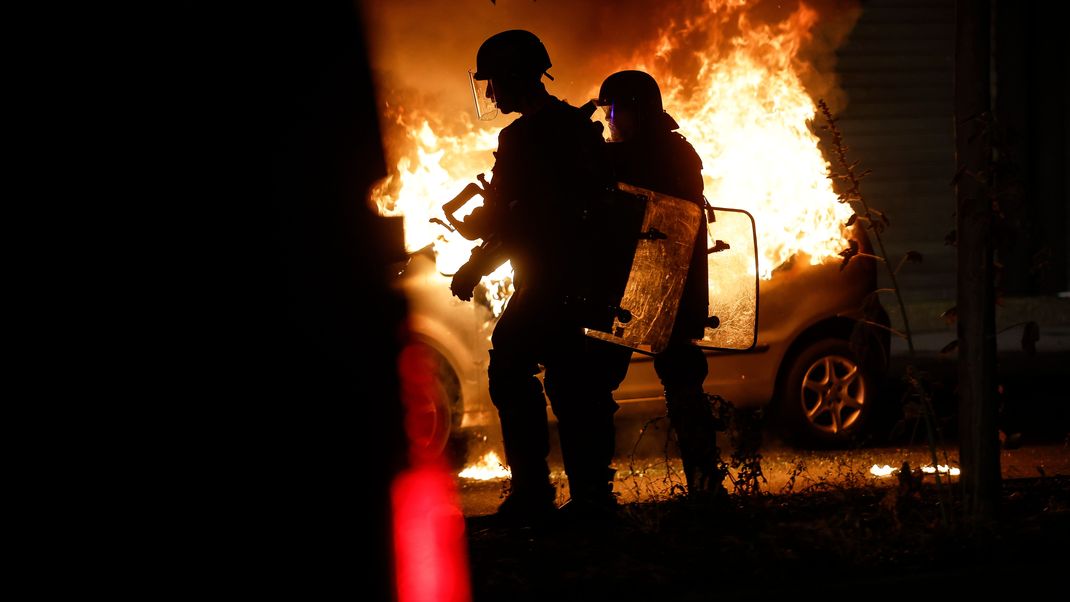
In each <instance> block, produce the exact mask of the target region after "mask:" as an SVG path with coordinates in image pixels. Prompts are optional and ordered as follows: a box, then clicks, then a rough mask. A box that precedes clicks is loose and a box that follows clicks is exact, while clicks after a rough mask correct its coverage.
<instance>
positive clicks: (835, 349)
mask: <svg viewBox="0 0 1070 602" xmlns="http://www.w3.org/2000/svg"><path fill="white" fill-rule="evenodd" d="M790 362H791V363H790V365H789V366H788V369H787V370H786V372H785V373H784V374H785V377H784V380H783V382H782V383H781V389H780V390H781V400H780V402H781V406H780V418H781V422H782V423H783V424H782V426H783V427H784V433H783V434H784V435H785V436H786V437H787V438H788V439H789V440H791V441H793V442H794V443H796V444H798V445H800V446H806V447H835V446H843V445H847V444H849V443H852V442H854V441H857V440H858V438H859V436H860V435H861V434H862V432H863V429H864V428H865V426H866V424H867V422H869V419H870V415H871V414H872V413H873V411H874V408H873V407H872V406H873V403H872V399H873V397H874V395H873V393H874V391H872V389H873V388H874V387H873V386H872V385H873V384H874V383H873V382H872V380H873V379H872V378H871V377H870V376H869V375H868V374H867V373H866V370H865V369H864V368H863V365H862V363H861V362H859V361H858V359H857V355H856V354H855V353H854V352H853V351H852V350H851V347H850V345H849V344H848V343H847V341H844V340H842V339H821V340H818V341H815V342H813V343H811V344H809V345H807V346H806V347H804V348H803V349H801V350H799V352H798V353H795V354H794V355H793V357H792V359H791V360H790Z"/></svg>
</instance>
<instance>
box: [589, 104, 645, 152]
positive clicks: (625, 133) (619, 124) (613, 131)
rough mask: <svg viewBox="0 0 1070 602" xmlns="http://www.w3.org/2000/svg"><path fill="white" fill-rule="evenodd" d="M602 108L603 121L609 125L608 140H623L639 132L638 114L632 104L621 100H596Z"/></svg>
mask: <svg viewBox="0 0 1070 602" xmlns="http://www.w3.org/2000/svg"><path fill="white" fill-rule="evenodd" d="M595 104H596V105H598V106H599V107H600V108H601V109H602V114H603V116H604V118H605V123H606V125H607V126H608V127H609V139H608V142H624V141H625V140H628V139H630V138H632V137H633V136H635V134H636V133H637V132H639V126H640V115H639V111H637V110H636V109H635V107H634V106H632V105H630V104H628V103H621V102H603V101H596V102H595Z"/></svg>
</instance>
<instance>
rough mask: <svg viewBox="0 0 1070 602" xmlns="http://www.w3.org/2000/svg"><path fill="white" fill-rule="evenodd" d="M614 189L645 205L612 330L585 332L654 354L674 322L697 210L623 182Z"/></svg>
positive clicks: (665, 341)
mask: <svg viewBox="0 0 1070 602" xmlns="http://www.w3.org/2000/svg"><path fill="white" fill-rule="evenodd" d="M617 186H618V188H619V189H620V190H621V191H623V192H625V193H628V194H631V195H634V196H635V197H638V198H641V199H644V200H645V211H644V213H643V218H642V225H641V226H640V228H639V231H638V233H637V234H636V236H637V237H638V242H637V243H636V244H635V255H634V257H633V259H632V264H631V271H630V272H629V274H628V281H627V283H626V284H625V287H624V295H623V297H622V298H621V301H620V305H619V308H617V311H616V312H614V313H615V315H614V317H613V325H612V326H611V327H610V328H609V329H608V330H606V331H603V330H598V329H594V328H588V329H585V332H586V334H587V336H589V337H592V338H596V339H601V340H604V341H609V342H612V343H616V344H618V345H623V346H625V347H629V348H631V349H633V350H635V351H639V352H641V353H659V352H660V351H662V350H663V349H665V347H666V345H667V344H668V342H669V335H670V334H671V333H672V327H673V322H674V321H675V320H676V310H677V308H678V307H679V304H680V297H681V295H682V294H683V290H684V283H685V282H686V280H687V270H688V266H689V265H690V263H691V254H692V251H693V249H694V243H695V236H696V235H697V234H698V228H699V224H701V223H702V210H701V209H699V207H698V205H696V204H695V203H693V202H690V201H686V200H684V199H679V198H676V197H672V196H668V195H664V194H661V193H658V192H654V191H652V190H646V189H644V188H639V187H636V186H629V185H627V184H623V183H620V184H618V185H617Z"/></svg>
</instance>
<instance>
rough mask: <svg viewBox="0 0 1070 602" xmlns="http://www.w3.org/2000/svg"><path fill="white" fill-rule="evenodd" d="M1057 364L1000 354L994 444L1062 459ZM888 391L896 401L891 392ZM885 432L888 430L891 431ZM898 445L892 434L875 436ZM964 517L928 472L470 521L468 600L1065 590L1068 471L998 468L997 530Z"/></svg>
mask: <svg viewBox="0 0 1070 602" xmlns="http://www.w3.org/2000/svg"><path fill="white" fill-rule="evenodd" d="M1066 361H1067V355H1066V354H1065V353H1053V354H1044V355H1042V356H1039V357H1031V358H1026V357H1024V356H1021V355H1019V354H1013V356H1012V357H1011V358H1006V357H1005V358H1004V361H1003V365H1002V367H1003V368H1004V370H1001V373H1002V374H1003V375H1004V378H1002V383H1003V385H1004V396H1003V397H1002V398H1001V401H1000V403H1001V406H1002V407H1001V418H1000V420H1001V437H1006V436H1007V435H1008V434H1011V433H1016V432H1017V433H1019V436H1020V437H1021V438H1022V439H1023V440H1024V441H1026V442H1027V443H1028V442H1029V441H1046V442H1048V443H1049V444H1051V443H1054V444H1055V445H1056V446H1059V445H1061V446H1062V448H1063V449H1065V450H1066V453H1067V454H1070V428H1068V426H1070V419H1068V416H1070V413H1068V410H1067V406H1068V404H1066V403H1065V401H1064V397H1065V396H1064V395H1062V394H1061V389H1062V387H1061V382H1062V372H1063V370H1065V366H1067V365H1070V364H1067V363H1065V362H1066ZM920 364H921V365H920V367H921V368H922V369H924V370H925V372H926V373H927V375H928V376H927V378H928V382H929V383H931V384H932V386H933V388H934V390H933V403H934V409H935V411H936V413H937V415H938V418H939V419H940V422H941V423H942V428H943V431H944V432H943V434H944V435H945V436H947V437H948V439H947V442H948V443H950V444H951V445H952V448H954V437H955V418H954V414H955V405H954V404H955V400H954V397H955V396H954V390H953V386H948V385H947V384H946V383H949V382H953V381H954V370H955V364H954V361H953V359H941V358H940V357H938V356H930V357H929V358H928V359H927V360H925V361H922V362H920ZM1007 368H1012V369H1007ZM887 386H888V390H887V392H888V393H889V394H890V395H892V396H896V395H898V393H899V391H897V390H896V383H894V382H889V383H888V385H887ZM891 418H894V417H891ZM884 426H885V427H886V429H888V428H891V429H892V430H886V432H892V431H894V424H893V423H892V422H888V423H886V424H885V425H884ZM907 438H909V435H907V434H905V433H904V432H899V433H898V434H897V435H893V436H888V437H883V438H881V439H882V440H881V441H880V442H879V443H882V444H888V443H897V442H898V443H903V442H905V441H906V439H907ZM1011 444H1013V441H1011V442H1008V441H1005V445H1011ZM1056 449H1058V447H1056ZM961 514H962V512H961V496H960V495H959V490H958V488H957V481H956V482H955V483H954V484H953V485H951V486H950V487H949V486H948V485H947V483H946V481H945V482H944V485H943V486H942V487H941V486H938V485H937V484H936V483H935V481H934V480H933V479H932V478H931V476H930V477H925V478H915V479H899V481H898V482H893V483H891V484H889V483H887V482H886V483H885V484H883V485H875V484H874V483H873V481H872V480H870V481H866V480H863V479H859V480H857V481H856V482H855V483H850V482H848V483H843V484H840V483H834V482H833V483H826V484H824V486H821V487H808V488H802V487H797V488H796V489H795V490H794V492H791V493H766V492H765V490H764V489H763V490H762V492H761V493H759V494H758V495H746V494H742V493H733V494H732V495H729V496H728V497H727V498H724V499H721V500H703V501H695V500H689V499H687V498H685V497H683V496H680V495H676V496H665V497H663V498H660V499H656V500H653V501H648V502H634V503H628V504H624V505H623V506H622V509H621V511H620V513H619V517H618V518H617V519H616V520H615V521H614V522H613V523H612V524H611V525H608V526H601V527H600V526H576V525H551V526H549V527H544V528H540V529H506V528H500V527H488V526H487V522H486V520H485V519H484V518H482V517H468V518H467V519H466V521H467V527H468V541H469V554H470V557H469V561H470V564H471V575H472V589H473V594H474V599H475V600H476V601H497V600H508V601H510V602H516V601H520V600H555V601H557V600H621V601H623V600H650V601H656V600H673V601H680V600H711V599H719V598H723V597H725V596H729V595H739V596H746V597H747V598H750V599H755V598H757V599H772V598H778V597H781V596H785V595H792V596H795V595H800V594H804V595H806V596H807V597H809V596H810V595H824V594H832V595H837V594H839V595H848V594H849V595H852V596H853V595H859V596H865V597H867V598H871V597H874V596H878V597H881V596H882V595H883V596H886V597H895V598H908V599H909V598H919V597H920V598H922V599H925V598H928V597H931V596H936V595H948V594H960V595H962V594H997V595H1000V596H1004V595H1021V594H1029V593H1046V592H1054V591H1058V590H1060V589H1064V587H1065V571H1066V568H1067V567H1068V566H1070V551H1068V546H1067V542H1070V475H1066V474H1057V475H1054V476H1044V475H1037V476H1031V477H1027V478H1007V476H1006V474H1005V475H1004V480H1003V484H1002V492H1001V497H1000V504H999V508H998V516H997V520H996V521H995V522H993V523H992V524H989V525H983V526H979V527H976V528H973V529H968V528H967V527H966V526H965V525H963V524H962V522H961V518H960V517H961ZM1064 591H1065V590H1064Z"/></svg>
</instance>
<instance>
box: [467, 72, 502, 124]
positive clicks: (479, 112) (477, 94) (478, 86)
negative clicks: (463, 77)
mask: <svg viewBox="0 0 1070 602" xmlns="http://www.w3.org/2000/svg"><path fill="white" fill-rule="evenodd" d="M468 81H469V83H470V84H471V85H472V100H473V101H474V102H475V104H476V117H478V118H479V120H480V121H490V120H491V119H494V118H495V117H497V116H498V105H497V103H495V102H494V88H493V87H492V86H491V85H490V80H489V79H476V76H475V73H472V72H471V71H469V72H468Z"/></svg>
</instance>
